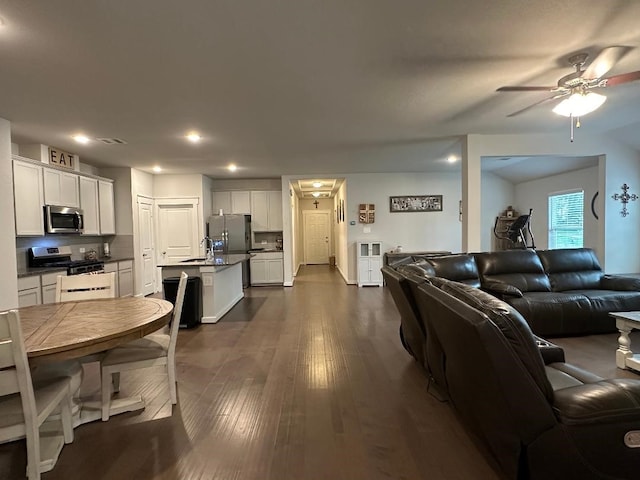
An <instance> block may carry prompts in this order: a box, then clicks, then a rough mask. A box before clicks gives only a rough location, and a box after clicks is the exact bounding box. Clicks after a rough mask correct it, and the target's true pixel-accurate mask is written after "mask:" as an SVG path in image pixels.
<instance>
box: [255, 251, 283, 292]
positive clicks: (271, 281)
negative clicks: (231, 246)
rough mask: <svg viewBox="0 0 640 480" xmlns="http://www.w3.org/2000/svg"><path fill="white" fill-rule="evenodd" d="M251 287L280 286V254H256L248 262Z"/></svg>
mask: <svg viewBox="0 0 640 480" xmlns="http://www.w3.org/2000/svg"><path fill="white" fill-rule="evenodd" d="M249 264H250V267H251V285H277V284H280V285H282V282H283V281H284V272H283V260H282V252H264V253H256V254H255V256H253V257H251V260H249Z"/></svg>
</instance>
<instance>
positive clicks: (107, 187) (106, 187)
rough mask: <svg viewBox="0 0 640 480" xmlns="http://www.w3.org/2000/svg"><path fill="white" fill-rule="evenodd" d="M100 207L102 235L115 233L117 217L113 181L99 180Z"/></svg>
mask: <svg viewBox="0 0 640 480" xmlns="http://www.w3.org/2000/svg"><path fill="white" fill-rule="evenodd" d="M98 208H99V212H100V233H101V234H102V235H115V233H116V217H115V206H114V202H113V183H112V182H107V181H105V180H98Z"/></svg>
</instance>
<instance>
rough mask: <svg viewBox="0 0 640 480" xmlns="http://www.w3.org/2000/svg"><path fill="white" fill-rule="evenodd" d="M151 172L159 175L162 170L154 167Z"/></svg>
mask: <svg viewBox="0 0 640 480" xmlns="http://www.w3.org/2000/svg"><path fill="white" fill-rule="evenodd" d="M153 171H154V172H156V173H160V172H161V171H162V168H161V167H158V166H157V165H156V166H155V167H153Z"/></svg>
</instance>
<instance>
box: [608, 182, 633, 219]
mask: <svg viewBox="0 0 640 480" xmlns="http://www.w3.org/2000/svg"><path fill="white" fill-rule="evenodd" d="M621 188H622V195H620V194H618V193H614V194H613V195H611V198H613V199H614V200H620V202H622V210H620V215H622V216H623V217H626V216H627V215H629V210H627V203H629V202H630V201H634V200H637V199H638V195H636V194H635V193H632V194H631V195H629V189H630V188H631V187H629V185H627V184H626V183H624V184H623V185H622V187H621Z"/></svg>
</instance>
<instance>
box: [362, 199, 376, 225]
mask: <svg viewBox="0 0 640 480" xmlns="http://www.w3.org/2000/svg"><path fill="white" fill-rule="evenodd" d="M358 221H359V222H360V223H373V222H375V221H376V206H375V205H374V204H373V203H361V204H360V208H359V214H358Z"/></svg>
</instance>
